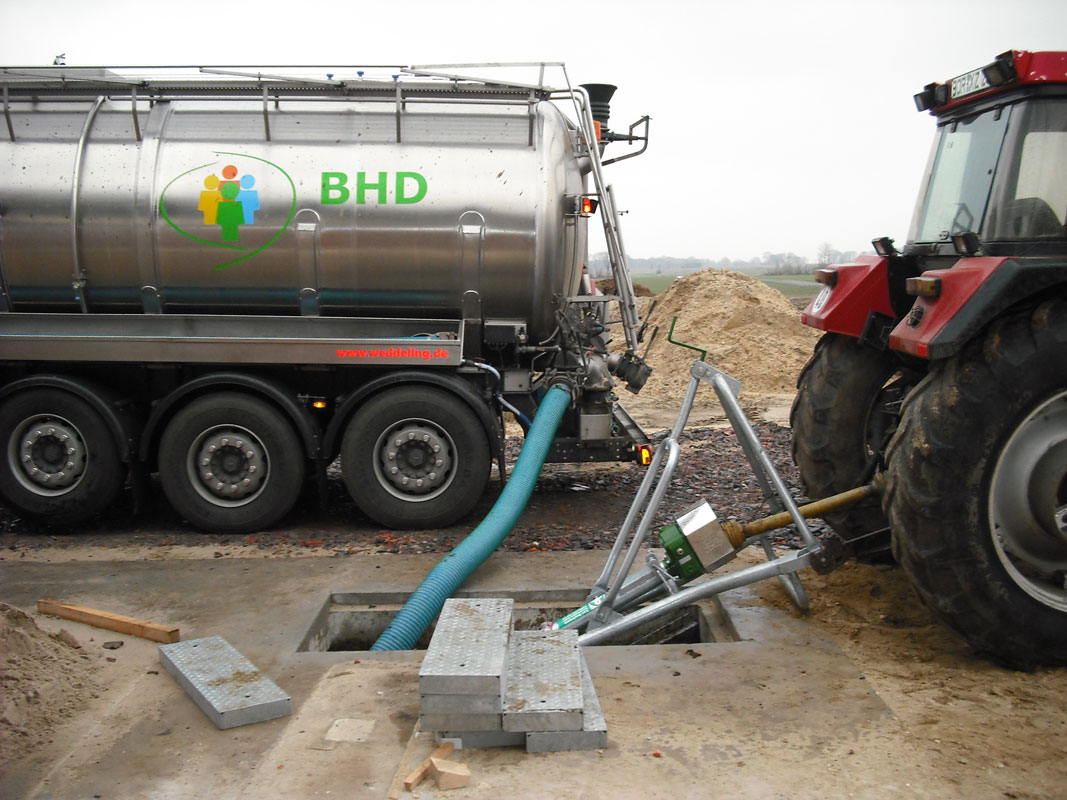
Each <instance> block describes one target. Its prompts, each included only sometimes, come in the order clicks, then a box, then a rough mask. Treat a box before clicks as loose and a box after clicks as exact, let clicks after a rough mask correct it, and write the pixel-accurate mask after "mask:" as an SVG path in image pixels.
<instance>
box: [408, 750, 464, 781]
mask: <svg viewBox="0 0 1067 800" xmlns="http://www.w3.org/2000/svg"><path fill="white" fill-rule="evenodd" d="M453 749H455V745H453V744H452V742H445V743H444V744H443V745H441V746H440V747H438V748H437V749H436V750H434V751H433V753H431V754H430V757H429V758H428V759H426V760H425V761H423V762H422V763H421V764H419V766H417V767H416V768H415V769H414V770H412V771H411V774H410V775H408V776H407V777H406V778H404V788H405V789H407V790H408V791H409V792H410V791H411V790H412V789H414V788H415V787H416V786H418V785H419V784H420V783H422V782H423V781H424V780H426V778H428V777H429V775H430V770H431V769H432V766H433V764H432V762H433V759H435V758H438V759H444V758H448V757H449V756H450V755H452V750H453Z"/></svg>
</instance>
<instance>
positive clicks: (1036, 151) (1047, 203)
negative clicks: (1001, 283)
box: [990, 102, 1067, 241]
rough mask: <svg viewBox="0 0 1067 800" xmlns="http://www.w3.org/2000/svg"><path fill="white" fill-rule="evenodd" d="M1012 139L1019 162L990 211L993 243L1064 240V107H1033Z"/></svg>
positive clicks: (1066, 166) (1015, 162) (1066, 183)
mask: <svg viewBox="0 0 1067 800" xmlns="http://www.w3.org/2000/svg"><path fill="white" fill-rule="evenodd" d="M1015 138H1016V141H1018V142H1020V143H1021V144H1020V146H1019V148H1018V151H1019V152H1018V158H1017V159H1013V161H1012V162H1009V169H1008V171H1007V180H1006V182H1005V183H1006V191H1005V192H1004V196H1002V197H1001V198H1000V199H999V200H998V202H997V204H996V205H995V207H994V208H993V209H992V211H991V212H990V222H991V224H990V228H991V230H990V234H991V238H992V239H995V240H998V241H1005V240H1009V241H1010V240H1017V239H1045V238H1053V237H1060V238H1063V237H1064V236H1067V228H1065V227H1064V223H1065V222H1067V103H1062V102H1060V103H1044V104H1041V105H1037V104H1033V105H1032V106H1031V107H1030V108H1029V109H1027V113H1026V115H1025V122H1024V123H1023V125H1022V126H1021V131H1020V134H1019V135H1018V136H1017V137H1015ZM998 194H999V193H998Z"/></svg>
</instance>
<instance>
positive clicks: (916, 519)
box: [791, 51, 1067, 668]
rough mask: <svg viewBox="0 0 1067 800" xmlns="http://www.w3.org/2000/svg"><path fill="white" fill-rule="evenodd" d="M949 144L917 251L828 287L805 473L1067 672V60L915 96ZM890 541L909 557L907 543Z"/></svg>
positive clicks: (1029, 57)
mask: <svg viewBox="0 0 1067 800" xmlns="http://www.w3.org/2000/svg"><path fill="white" fill-rule="evenodd" d="M915 103H916V105H917V106H918V108H919V110H920V111H930V113H931V114H932V115H933V116H934V117H935V118H936V119H937V136H936V138H935V140H934V146H933V150H932V152H931V156H930V161H929V164H928V166H927V168H926V173H925V176H924V179H923V183H922V189H921V191H920V193H919V201H918V204H917V206H916V210H915V216H914V219H913V221H912V224H911V230H910V232H909V233H908V240H907V243H906V244H905V245H904V247H903V250H902V251H898V250H897V249H896V248H895V247H894V243H893V241H892V240H891V239H888V238H883V239H878V240H875V242H874V248H875V251H876V252H877V255H876V256H871V257H861V258H859V259H857V260H856V263H854V264H848V265H843V266H831V267H828V268H826V269H820V270H819V271H818V272H817V274H816V279H817V280H818V281H819V282H820V283H821V284H822V285H823V288H822V290H821V292H820V293H819V295H818V296H817V297H816V298H815V300H813V301H812V303H811V304H810V305H809V306H808V307H807V308H806V309H805V311H804V313H803V317H802V319H803V321H804V322H805V323H806V324H808V325H811V326H812V327H814V328H818V329H819V330H822V331H825V335H824V336H823V337H822V338H821V339H820V341H819V343H818V345H817V346H816V348H815V353H814V355H813V356H812V358H811V361H810V362H809V363H808V365H807V366H806V367H805V368H804V371H803V372H802V373H801V375H800V378H799V380H798V383H797V388H798V393H797V398H796V401H795V402H794V405H793V409H792V412H791V423H792V427H793V458H794V460H795V461H796V463H797V465H798V467H799V468H800V472H801V475H802V478H803V480H804V483H805V487H806V489H807V490H808V492H809V493H810V495H811V496H813V497H816V496H817V497H823V496H827V495H830V494H833V493H835V492H839V491H842V490H844V489H848V488H851V487H853V486H856V485H859V484H860V483H864V482H866V481H867V480H869V479H870V477H871V476H872V475H874V474H875V473H876V472H879V471H882V470H884V472H885V474H886V489H885V493H884V496H883V498H882V504H881V507H879V506H878V505H877V504H876V503H875V504H869V505H866V506H856V507H853V508H851V509H849V510H847V511H841V512H838V513H837V514H836V515H833V516H832V517H831V518H830V519H829V520H828V521H829V522H830V524H831V526H832V527H833V529H834V530H835V532H836V533H837V534H838V535H839V536H840V537H841V538H843V539H845V540H846V541H850V542H851V543H852V546H853V550H854V552H855V553H856V554H857V555H858V556H860V557H864V556H867V557H874V556H877V555H879V553H880V552H882V553H885V552H887V551H888V549H889V547H890V546H891V547H892V553H893V555H894V556H895V557H896V559H897V561H898V562H899V563H900V564H901V565H902V566H903V567H904V569H905V570H906V571H907V573H908V575H909V576H910V578H911V580H912V583H913V584H914V586H915V588H916V590H917V591H918V593H919V595H920V596H921V597H922V599H923V600H924V601H925V602H926V604H927V605H928V606H929V607H930V608H931V609H933V611H934V612H935V613H936V614H937V616H939V617H940V618H941V619H942V620H943V621H944V622H945V623H947V624H948V625H949V626H950V627H951V628H953V629H954V630H956V631H957V632H958V633H960V634H962V635H963V636H964V638H966V639H967V640H968V641H969V642H970V643H971V644H972V645H973V646H974V647H975V648H976V649H977V650H979V651H981V652H984V653H987V654H989V655H991V656H992V657H993V658H995V659H997V660H999V661H1001V662H1004V663H1006V664H1009V665H1011V666H1014V667H1019V668H1031V667H1033V666H1035V665H1038V664H1064V663H1067V584H1065V581H1067V227H1065V225H1064V223H1065V216H1067V53H1030V52H1022V51H1013V52H1008V53H1004V54H1003V55H1000V56H998V57H997V58H996V60H995V61H993V62H992V63H991V64H988V65H987V66H984V67H982V68H980V69H976V70H974V71H972V72H968V73H966V74H964V75H960V76H959V77H956V78H953V79H952V80H950V81H948V82H946V83H932V84H930V85H928V86H926V87H925V88H924V89H923V91H922V92H920V93H919V94H917V95H916V96H915ZM890 543H891V544H890Z"/></svg>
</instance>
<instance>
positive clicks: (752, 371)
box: [641, 269, 819, 407]
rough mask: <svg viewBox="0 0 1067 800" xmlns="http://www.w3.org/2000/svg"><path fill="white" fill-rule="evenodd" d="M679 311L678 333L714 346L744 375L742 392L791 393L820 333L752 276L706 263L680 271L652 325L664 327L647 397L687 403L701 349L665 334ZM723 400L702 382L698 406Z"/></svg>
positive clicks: (731, 369) (714, 359) (711, 354)
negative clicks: (681, 274)
mask: <svg viewBox="0 0 1067 800" xmlns="http://www.w3.org/2000/svg"><path fill="white" fill-rule="evenodd" d="M672 317H678V322H677V324H676V326H675V329H674V339H675V340H676V341H680V342H685V343H686V344H689V345H692V346H694V347H699V348H700V349H702V350H707V351H708V356H707V359H706V360H707V362H708V363H709V364H711V365H712V366H714V367H716V368H717V369H720V370H722V371H723V372H725V373H727V374H728V375H730V376H731V377H734V378H736V379H737V380H739V381H741V384H742V389H741V398H742V400H745V399H746V398H752V397H754V396H757V395H766V394H788V393H792V392H794V391H795V390H796V380H797V376H798V375H799V374H800V371H801V369H803V367H804V364H806V363H807V361H808V359H809V358H810V357H811V352H812V348H813V347H814V346H815V341H816V340H817V339H818V338H819V334H818V333H817V332H816V331H814V330H812V329H811V328H809V327H807V326H806V325H803V324H802V323H801V322H800V314H799V313H798V312H797V309H796V308H795V307H794V306H793V304H792V303H790V302H789V300H788V299H786V297H785V295H783V294H782V293H781V292H779V291H778V290H776V289H772V288H771V287H769V286H767V285H766V284H765V283H762V282H761V281H758V280H756V279H755V278H753V277H751V276H749V275H743V274H741V273H740V272H731V271H728V270H716V269H712V270H704V271H703V272H696V273H694V274H692V275H686V276H684V277H681V278H678V279H677V280H675V281H674V283H672V284H671V286H670V288H669V289H667V291H665V292H664V293H663V294H662V295H660V296H659V298H658V302H657V304H656V308H655V311H654V312H653V313H652V316H651V317H650V320H649V323H650V324H649V327H650V329H651V326H653V325H658V326H659V334H658V335H657V336H656V340H655V342H654V343H653V344H652V348H651V349H650V350H649V353H648V363H649V364H650V365H651V366H652V368H653V372H652V377H651V378H649V381H648V383H647V384H646V385H645V388H644V389H643V390H642V391H641V395H642V396H646V395H647V396H649V397H651V398H655V399H663V400H669V401H676V402H681V399H682V397H683V396H684V394H685V388H686V385H687V384H688V383H689V367H690V365H691V364H692V363H693V360H694V359H696V358H699V354H697V353H695V352H694V351H692V350H687V349H685V348H683V347H678V346H677V345H674V344H671V343H670V342H668V341H667V334H668V332H669V331H670V328H671V319H672ZM710 405H717V400H716V399H715V394H714V392H713V391H711V390H710V387H707V388H705V387H701V391H699V392H698V393H697V400H696V406H697V407H707V406H710Z"/></svg>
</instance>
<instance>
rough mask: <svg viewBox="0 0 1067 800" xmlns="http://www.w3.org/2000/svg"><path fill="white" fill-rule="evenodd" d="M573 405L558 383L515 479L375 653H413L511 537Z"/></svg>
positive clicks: (547, 397)
mask: <svg viewBox="0 0 1067 800" xmlns="http://www.w3.org/2000/svg"><path fill="white" fill-rule="evenodd" d="M570 403H571V394H570V389H568V388H567V387H566V386H564V385H561V384H556V385H554V386H553V387H552V388H551V389H549V390H548V393H547V394H546V395H545V396H544V398H543V399H542V401H541V405H540V407H539V408H538V410H537V414H536V415H535V416H534V419H533V424H532V425H531V426H530V430H529V431H528V432H527V434H526V443H525V444H524V445H523V447H522V451H521V452H520V453H519V459H518V461H516V462H515V469H514V470H512V473H511V478H509V479H508V482H507V485H506V486H505V487H504V491H503V492H501V493H500V497H498V498H497V501H496V503H495V504H494V505H493V508H492V509H491V510H490V511H489V513H488V514H487V515H486V517H485V519H483V520H482V521H481V522H480V523H479V524H478V527H477V528H475V529H474V530H473V531H471V532H470V535H469V536H467V538H466V539H464V540H463V541H462V542H460V543H459V544H458V545H457V546H456V548H455V549H454V550H453V551H452V552H451V553H449V554H448V555H446V556H445V557H444V558H443V559H441V561H440V562H438V564H437V566H436V567H434V568H433V569H432V570H430V574H429V575H427V576H426V577H425V578H424V579H423V581H422V583H421V584H419V588H418V589H416V590H415V593H414V594H413V595H411V598H410V599H409V600H408V601H407V603H406V604H405V605H404V607H403V608H401V609H400V613H399V614H397V615H396V619H394V620H393V622H392V623H391V624H390V625H389V627H388V628H386V629H385V631H384V632H383V633H382V635H381V636H379V637H378V640H377V641H376V642H375V643H374V644H373V646H372V647H371V650H411V649H412V648H414V647H415V643H416V642H417V641H418V640H419V637H420V636H421V635H422V632H423V631H424V630H426V628H427V627H428V626H429V624H430V623H431V622H433V619H434V617H436V616H437V615H438V614H439V613H440V612H441V608H442V606H444V604H445V600H447V599H448V598H449V597H451V596H452V594H453V593H454V592H455V591H456V589H458V588H459V587H460V584H462V583H463V581H465V580H466V579H467V577H468V576H469V575H470V574H471V573H472V572H474V570H476V569H477V568H478V567H479V566H481V564H482V562H483V561H485V560H486V559H487V558H489V556H490V555H491V554H492V552H493V551H494V550H496V549H497V547H499V546H500V543H501V542H502V541H504V538H505V537H506V536H507V535H508V534H509V533H511V529H512V528H514V527H515V523H516V522H518V521H519V516H520V515H521V514H522V512H523V510H524V509H525V508H526V503H527V502H529V500H530V495H531V494H532V493H533V488H534V484H535V483H537V476H538V475H540V474H541V467H542V466H544V463H545V458H546V457H547V456H548V450H549V448H550V447H551V446H552V440H553V439H554V438H555V436H556V429H557V428H558V427H559V423H560V421H561V420H562V419H563V414H564V412H566V410H567V407H568V406H569V405H570Z"/></svg>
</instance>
